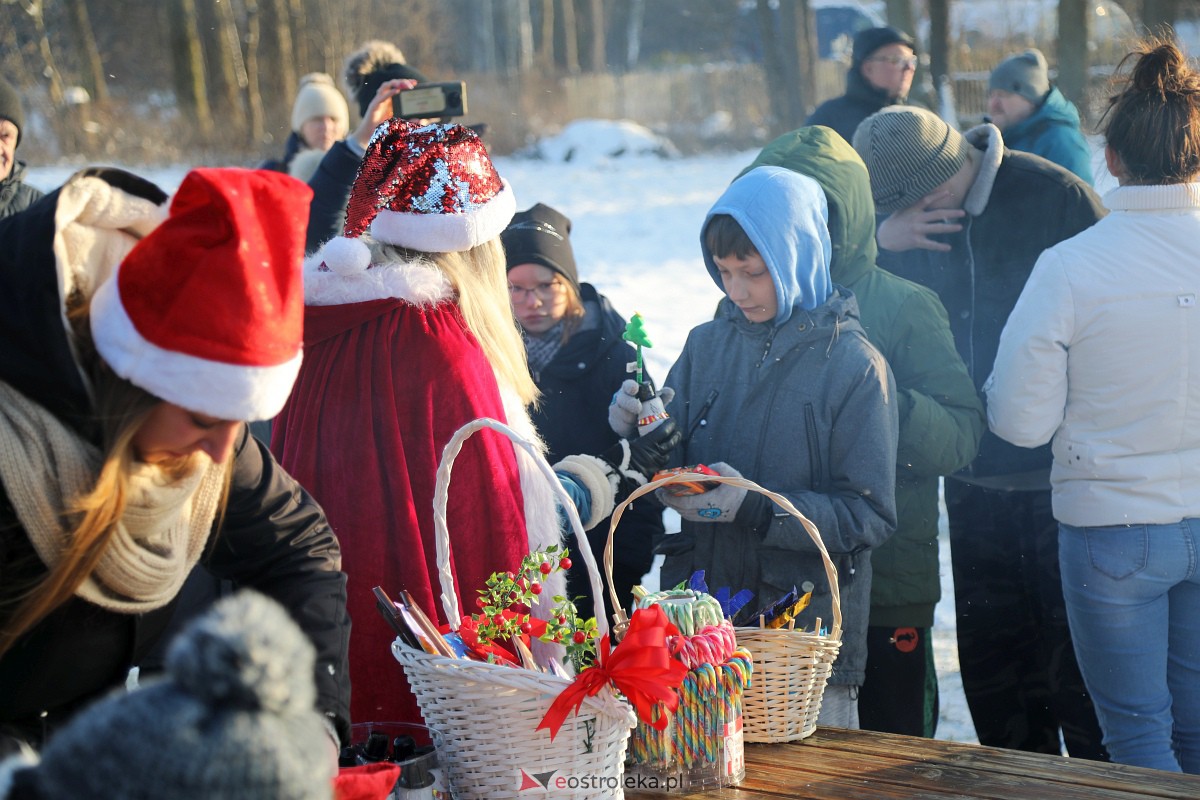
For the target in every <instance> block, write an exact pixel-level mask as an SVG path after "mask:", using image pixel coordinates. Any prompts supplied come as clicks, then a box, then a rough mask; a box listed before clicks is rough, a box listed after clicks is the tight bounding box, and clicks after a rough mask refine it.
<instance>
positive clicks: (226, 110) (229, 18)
mask: <svg viewBox="0 0 1200 800" xmlns="http://www.w3.org/2000/svg"><path fill="white" fill-rule="evenodd" d="M208 13H209V17H208V18H206V20H205V22H206V25H205V28H206V30H205V35H206V37H207V38H206V40H205V41H206V42H207V44H208V52H209V53H210V54H215V55H213V61H214V62H215V63H213V65H212V72H213V74H214V76H215V78H216V83H217V84H218V86H217V87H215V88H214V89H213V92H212V96H213V100H214V102H213V105H214V106H215V107H216V111H217V114H218V115H219V116H220V117H221V118H222V119H228V120H230V121H231V122H232V123H233V124H234V125H235V126H236V127H237V129H238V131H239V132H240V131H243V130H244V129H245V127H246V109H245V104H244V103H243V102H242V92H243V91H244V90H245V88H246V65H245V64H244V63H243V61H242V45H241V43H240V42H239V40H238V31H237V20H236V19H235V18H234V13H233V4H232V3H231V2H230V0H216V2H214V3H213V4H212V5H211V6H210V7H209V9H208Z"/></svg>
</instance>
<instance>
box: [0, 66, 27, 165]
mask: <svg viewBox="0 0 1200 800" xmlns="http://www.w3.org/2000/svg"><path fill="white" fill-rule="evenodd" d="M0 119H6V120H8V121H9V122H11V123H12V124H13V125H16V126H17V143H16V145H14V146H13V147H14V149H16V147H19V146H20V144H21V133H22V132H23V131H24V130H25V115H24V114H22V113H21V96H20V95H18V94H17V90H16V89H14V88H13V87H12V84H11V83H9V82H8V81H6V80H5V79H4V78H2V77H0Z"/></svg>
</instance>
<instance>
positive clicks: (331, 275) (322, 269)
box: [304, 236, 455, 306]
mask: <svg viewBox="0 0 1200 800" xmlns="http://www.w3.org/2000/svg"><path fill="white" fill-rule="evenodd" d="M454 296H455V295H454V287H453V286H452V285H451V284H450V280H449V278H447V277H446V274H445V273H444V272H442V271H441V270H440V269H438V268H437V266H436V265H434V264H433V263H432V262H430V261H426V260H424V259H413V260H407V261H392V262H388V263H373V262H372V259H371V256H370V251H369V250H368V249H367V247H366V245H365V244H363V243H362V242H361V241H359V240H357V239H347V238H345V237H340V236H339V237H337V238H335V239H331V240H330V241H329V242H327V243H326V244H325V245H324V246H323V247H322V248H321V249H320V250H318V251H317V252H316V253H314V254H313V255H311V256H309V257H308V258H306V259H305V260H304V304H305V305H306V306H340V305H346V304H349V303H365V302H367V301H370V300H404V301H405V302H408V303H411V304H412V305H415V306H432V305H436V304H437V303H440V302H442V301H443V300H451V299H453V298H454Z"/></svg>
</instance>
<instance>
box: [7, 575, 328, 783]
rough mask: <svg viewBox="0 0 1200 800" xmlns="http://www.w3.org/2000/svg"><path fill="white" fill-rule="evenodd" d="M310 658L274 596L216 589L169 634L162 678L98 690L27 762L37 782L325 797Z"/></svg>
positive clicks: (323, 749)
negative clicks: (212, 600) (215, 595)
mask: <svg viewBox="0 0 1200 800" xmlns="http://www.w3.org/2000/svg"><path fill="white" fill-rule="evenodd" d="M315 659H316V654H315V651H314V650H313V646H312V644H311V643H309V641H308V639H307V638H306V637H305V636H304V634H303V633H302V632H301V630H300V629H299V628H298V627H297V626H296V623H295V622H293V621H292V619H291V617H289V616H288V613H287V612H286V611H285V610H284V609H283V607H282V606H280V605H279V604H278V603H276V602H275V601H274V600H271V599H269V598H267V597H266V596H264V595H260V594H256V593H254V592H249V591H242V592H239V593H238V594H236V595H234V596H232V597H229V598H226V599H224V600H221V601H219V602H218V603H217V604H216V605H214V606H213V608H212V609H211V610H209V611H208V612H207V613H206V614H204V615H202V616H201V617H199V618H197V619H196V620H194V621H193V622H192V623H191V624H190V625H189V626H188V627H187V628H186V629H185V630H184V631H183V632H182V633H180V635H179V636H178V638H176V640H175V641H174V642H173V643H172V645H171V647H170V649H169V651H168V653H167V675H166V676H165V678H164V679H162V680H159V681H155V682H153V683H150V682H148V683H147V684H146V685H145V686H144V687H143V688H140V689H135V690H134V691H132V692H129V693H126V692H125V691H123V690H122V691H120V692H119V693H117V694H114V695H112V696H110V697H108V698H106V699H104V700H101V701H99V702H98V703H96V704H95V705H93V706H91V707H90V708H88V709H85V710H84V711H83V712H81V713H80V714H79V716H77V717H76V718H75V719H73V720H72V721H71V722H70V723H69V724H68V725H67V726H66V727H65V728H63V729H62V730H61V731H59V732H58V733H57V734H56V735H54V736H53V737H52V738H51V739H50V742H49V744H48V745H47V746H46V749H45V750H44V751H43V753H42V757H41V763H40V764H39V765H38V766H36V767H33V768H31V770H32V777H33V783H34V785H35V786H36V790H37V793H38V794H39V795H40V796H41V797H43V798H51V797H53V798H60V797H104V798H108V800H151V799H152V798H164V797H169V798H172V800H200V798H214V797H220V798H224V799H225V800H329V798H331V797H332V796H333V778H334V774H335V772H336V756H335V754H334V749H335V748H334V745H333V742H332V740H331V739H330V736H329V734H328V733H327V729H326V727H325V724H324V722H323V721H322V719H321V716H320V714H319V713H318V712H317V711H316V710H315V709H314V702H315V700H316V689H315V688H314V684H313V667H314V664H315ZM26 777H29V776H26ZM23 782H24V781H21V780H18V781H17V783H18V785H20V784H21V783H23Z"/></svg>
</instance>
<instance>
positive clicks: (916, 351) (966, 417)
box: [746, 126, 986, 628]
mask: <svg viewBox="0 0 1200 800" xmlns="http://www.w3.org/2000/svg"><path fill="white" fill-rule="evenodd" d="M763 165H774V166H781V167H786V168H788V169H791V170H795V171H796V172H799V173H801V174H804V175H808V176H809V177H811V178H813V179H814V180H816V181H817V183H819V184H820V185H821V188H822V189H823V190H824V191H825V197H826V199H827V200H828V202H829V232H830V239H831V241H832V244H833V257H832V260H831V262H830V273H831V277H832V279H833V281H834V283H837V284H840V285H842V286H845V287H846V288H847V289H850V290H851V291H852V292H854V296H855V297H856V298H858V308H859V315H860V322H861V323H862V326H863V328H864V329H865V330H866V333H867V338H868V339H869V340H870V342H871V344H873V345H875V347H876V348H877V349H878V350H879V351H880V352H881V353H882V354H883V356H884V358H886V359H887V361H888V364H889V365H890V366H891V368H892V375H893V376H894V378H895V381H896V390H897V392H896V394H897V398H898V401H899V402H898V405H899V412H900V439H899V446H898V450H897V464H896V533H895V534H894V535H893V536H892V537H891V538H890V539H888V540H887V541H886V542H884V543H883V544H882V545H880V546H879V547H878V548H876V549H875V550H874V552H873V553H872V556H871V563H872V567H873V572H874V577H873V582H872V585H871V619H870V624H871V625H878V626H885V627H906V626H913V627H926V628H927V627H930V626H932V625H933V610H934V606H935V605H936V604H937V601H938V599H939V598H940V597H941V588H940V587H941V582H940V579H939V575H938V572H939V570H938V541H937V534H938V477H939V476H941V475H949V474H951V473H953V472H955V471H956V470H958V469H960V468H962V467H963V466H965V465H967V464H968V463H970V461H971V460H972V459H973V458H974V457H975V451H976V449H977V448H978V446H979V439H980V437H981V436H982V435H983V431H984V428H985V426H986V421H985V419H984V414H983V406H982V404H981V403H980V401H979V397H978V395H977V394H976V392H975V385H974V384H973V383H972V381H971V378H970V376H969V375H968V374H967V369H966V367H965V366H964V365H963V362H962V358H961V357H960V356H959V354H958V351H957V350H956V349H955V346H954V338H953V337H952V335H951V333H950V323H949V320H948V318H947V316H946V310H945V308H943V307H942V304H941V302H940V301H939V300H938V298H937V295H936V294H934V293H933V292H932V291H930V290H929V289H926V288H925V287H923V286H919V285H917V284H915V283H912V282H911V281H907V280H904V279H903V278H900V277H897V276H895V275H893V274H892V273H890V272H887V271H885V270H883V269H881V268H879V267H878V266H876V264H875V260H876V255H877V252H878V251H877V249H876V244H875V206H874V204H873V202H872V200H871V184H870V179H869V177H868V175H867V169H866V166H865V165H864V164H863V162H862V159H861V158H859V156H858V154H857V153H856V152H855V151H854V148H852V147H851V146H850V145H849V144H848V143H847V142H846V141H845V140H844V139H842V138H841V137H840V136H838V135H837V134H836V133H835V132H834V131H832V130H831V129H829V128H826V127H823V126H810V127H805V128H800V129H798V130H795V131H792V132H790V133H786V134H784V135H783V136H781V137H779V138H778V139H775V140H774V141H773V142H771V143H769V144H768V145H767V146H766V147H764V148H763V150H762V152H761V153H759V155H758V157H757V158H756V159H755V160H754V162H753V163H752V164H751V165H750V166H748V167H746V170H747V171H748V170H750V169H753V168H754V167H759V166H763Z"/></svg>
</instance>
